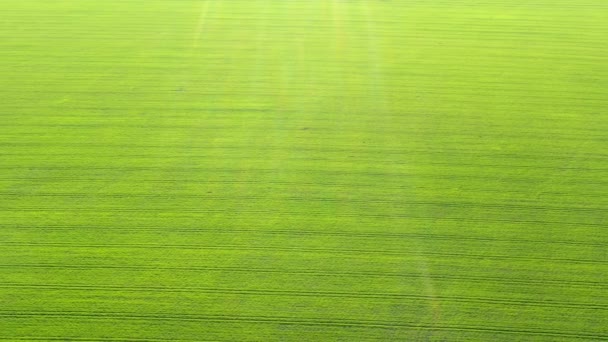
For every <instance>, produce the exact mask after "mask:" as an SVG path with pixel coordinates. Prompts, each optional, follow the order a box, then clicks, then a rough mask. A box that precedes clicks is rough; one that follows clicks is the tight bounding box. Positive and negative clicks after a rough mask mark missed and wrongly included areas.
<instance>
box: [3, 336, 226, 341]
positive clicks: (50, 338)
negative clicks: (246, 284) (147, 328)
mask: <svg viewBox="0 0 608 342" xmlns="http://www.w3.org/2000/svg"><path fill="white" fill-rule="evenodd" d="M0 341H63V342H66V341H84V342H106V341H117V342H173V341H176V342H219V341H220V340H201V339H196V340H184V339H181V338H180V339H174V338H171V339H162V338H136V337H103V338H96V337H77V336H76V337H74V336H61V337H58V336H47V337H40V336H17V337H3V336H0ZM222 341H224V340H222ZM225 342H227V340H226V341H225Z"/></svg>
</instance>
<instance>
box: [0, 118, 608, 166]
mask: <svg viewBox="0 0 608 342" xmlns="http://www.w3.org/2000/svg"><path fill="white" fill-rule="evenodd" d="M313 121H314V122H316V121H317V120H313ZM313 121H311V122H303V123H299V124H297V125H296V124H294V126H293V127H292V130H294V131H302V126H305V125H311V124H313V127H307V128H309V129H310V131H309V132H315V131H317V130H318V129H319V128H317V127H314V123H313ZM527 128H530V125H527ZM539 129H540V128H539ZM544 129H545V130H547V127H545V128H544ZM284 130H288V129H284ZM572 130H574V131H576V129H571V130H570V131H572ZM327 131H331V130H330V129H327ZM580 131H583V132H586V131H597V132H605V130H604V129H602V128H597V129H591V128H590V129H589V130H587V129H585V130H580ZM303 143H305V144H303ZM0 146H5V147H36V148H38V147H46V148H49V147H58V148H69V147H73V148H78V149H91V150H94V149H98V148H100V149H130V150H139V149H141V150H155V149H160V150H162V151H168V150H172V149H175V150H177V151H181V152H183V151H207V150H209V149H213V150H216V151H242V150H243V149H244V148H250V147H251V146H249V145H229V144H222V145H221V146H217V145H211V144H207V145H202V144H198V145H180V144H167V145H150V144H146V145H143V144H132V143H123V144H116V143H107V144H100V143H94V142H89V141H87V142H79V143H66V142H61V143H56V142H38V143H37V142H31V141H0ZM285 149H287V148H286V146H284V145H273V144H270V143H269V144H267V145H260V146H256V147H255V150H257V151H276V150H279V151H284V150H285ZM288 149H289V151H298V152H320V151H322V152H327V153H353V152H358V153H361V152H373V153H382V154H388V155H396V156H404V155H405V156H412V155H413V156H417V155H423V156H428V155H438V156H443V157H445V156H459V157H475V158H479V157H486V158H497V157H498V158H501V159H502V158H514V159H533V160H538V159H553V158H555V157H564V156H571V155H572V154H573V153H576V155H577V156H579V157H583V156H584V157H585V158H586V159H598V160H601V161H605V160H606V157H608V153H606V152H604V151H599V150H598V151H572V152H570V153H564V152H563V151H558V152H549V151H547V152H543V153H529V152H511V153H507V152H504V151H492V153H490V152H488V151H487V150H483V149H480V150H474V149H471V148H453V147H452V148H441V150H433V149H419V148H413V147H410V148H408V149H406V150H405V149H403V148H395V147H392V148H387V147H379V146H369V145H366V146H352V145H343V146H340V145H338V144H332V145H331V146H327V145H320V144H316V145H315V144H312V143H311V142H310V141H303V142H302V143H300V144H298V145H297V146H289V148H288ZM30 152H36V149H34V150H32V151H30ZM0 153H1V154H2V155H8V153H7V152H6V151H2V152H0ZM47 153H48V152H47ZM41 154H42V153H41ZM155 156H157V155H155ZM57 167H61V166H59V165H58V166H57ZM165 168H171V169H180V170H181V169H188V167H184V166H182V167H179V166H173V167H165Z"/></svg>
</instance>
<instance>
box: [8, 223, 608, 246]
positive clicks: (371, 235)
mask: <svg viewBox="0 0 608 342" xmlns="http://www.w3.org/2000/svg"><path fill="white" fill-rule="evenodd" d="M0 228H2V229H4V230H9V229H17V230H21V229H26V230H34V231H35V230H39V231H40V232H41V233H43V232H46V231H71V230H99V231H107V230H110V231H120V232H142V231H145V232H150V231H153V232H154V231H157V232H163V233H166V232H167V231H168V230H170V231H171V232H176V233H200V232H205V233H221V234H234V233H248V234H265V235H288V236H292V235H294V236H315V237H316V236H339V237H355V238H357V237H361V238H386V239H395V238H397V239H403V240H405V239H412V238H414V239H425V240H447V241H481V242H501V243H507V242H508V243H526V244H528V243H531V244H560V245H571V246H590V247H608V243H602V242H597V241H595V242H591V241H567V240H545V239H516V238H500V237H485V236H466V235H455V234H437V233H436V234H424V233H390V232H371V231H367V232H363V231H339V230H332V231H326V230H303V229H301V228H297V229H241V228H224V229H222V228H186V227H163V226H143V227H142V226H137V227H117V226H64V225H48V226H19V225H11V226H9V225H3V224H0Z"/></svg>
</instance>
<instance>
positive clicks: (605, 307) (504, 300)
mask: <svg viewBox="0 0 608 342" xmlns="http://www.w3.org/2000/svg"><path fill="white" fill-rule="evenodd" d="M0 288H12V289H50V290H70V291H82V290H87V291H89V290H97V291H108V292H123V291H125V292H169V293H171V292H175V293H195V292H196V293H216V294H226V295H230V294H235V295H252V296H257V295H264V296H287V297H337V298H374V299H392V300H399V299H407V300H444V301H451V302H460V303H482V304H501V305H513V304H515V305H520V306H537V307H560V308H582V309H590V310H608V304H598V303H577V302H561V301H539V300H531V299H521V300H517V299H508V298H488V297H466V296H428V295H412V294H399V293H364V292H330V291H297V290H273V289H250V290H243V289H221V288H204V287H153V286H110V285H106V286H92V285H63V284H16V283H15V284H8V283H4V284H2V283H0Z"/></svg>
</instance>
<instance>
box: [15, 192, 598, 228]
mask: <svg viewBox="0 0 608 342" xmlns="http://www.w3.org/2000/svg"><path fill="white" fill-rule="evenodd" d="M602 198H603V197H602ZM293 209H295V208H286V209H283V210H277V209H274V210H273V209H272V208H269V209H267V210H258V209H252V208H243V207H239V209H238V212H239V214H268V213H273V214H274V215H275V216H277V217H280V216H284V215H291V216H293V214H294V210H293ZM155 210H163V211H165V212H171V213H175V214H225V213H227V210H226V208H217V209H214V208H207V209H194V208H190V209H188V208H183V207H179V208H178V207H173V206H171V207H162V208H127V207H124V208H117V207H104V208H93V207H86V208H61V207H55V208H50V207H45V208H41V207H35V208H29V207H28V208H15V207H5V208H3V211H4V214H5V216H6V217H8V216H7V215H6V214H8V213H13V212H14V213H30V212H37V213H45V212H50V213H57V212H79V213H105V214H109V213H150V212H154V211H155ZM394 210H397V208H390V209H389V211H394ZM307 212H308V213H309V215H319V216H323V215H325V216H327V215H329V214H331V215H332V216H333V217H345V218H376V219H387V220H393V219H429V220H437V219H441V220H442V221H457V222H459V223H461V224H462V223H465V222H477V223H484V224H488V223H489V222H492V223H496V222H500V223H507V224H534V225H537V224H538V225H545V226H546V225H554V224H555V225H558V226H573V227H577V228H581V227H601V228H605V227H606V224H604V223H593V222H580V221H579V222H567V221H545V220H522V219H501V218H494V217H484V218H481V217H471V215H466V216H441V217H438V216H433V215H430V216H415V215H409V214H399V213H395V212H390V213H381V214H375V213H371V212H361V211H357V210H353V209H352V208H350V209H349V211H348V212H346V211H344V210H332V211H331V212H329V211H323V210H319V209H315V210H312V209H308V210H307Z"/></svg>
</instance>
